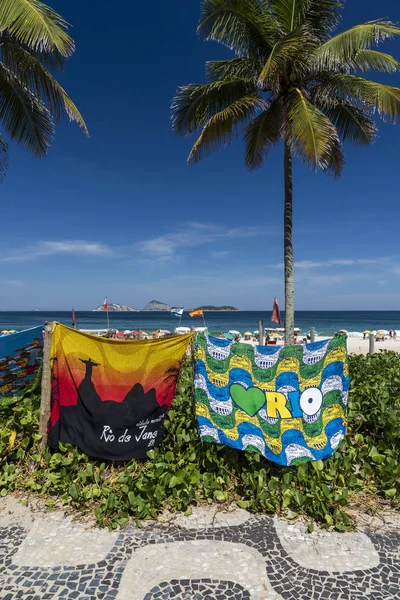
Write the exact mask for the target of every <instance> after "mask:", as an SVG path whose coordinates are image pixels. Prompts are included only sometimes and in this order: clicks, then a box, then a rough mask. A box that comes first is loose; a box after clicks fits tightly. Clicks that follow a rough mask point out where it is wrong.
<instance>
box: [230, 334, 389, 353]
mask: <svg viewBox="0 0 400 600" xmlns="http://www.w3.org/2000/svg"><path fill="white" fill-rule="evenodd" d="M302 337H304V336H301V335H300V336H299V338H300V339H302ZM326 339H331V338H327V337H326V336H322V337H320V336H315V341H316V342H320V341H322V340H326ZM240 341H241V342H244V343H246V344H251V345H252V346H256V345H257V344H258V342H257V341H254V340H251V341H250V340H249V341H247V340H245V339H244V338H243V337H242V338H241V340H240ZM277 345H278V346H283V340H278V344H277ZM347 350H348V353H349V354H368V352H369V340H368V339H366V340H364V339H359V338H352V337H349V338H347ZM381 350H394V351H395V352H399V353H400V339H397V340H391V339H389V340H384V341H382V342H377V341H375V353H377V352H380V351H381Z"/></svg>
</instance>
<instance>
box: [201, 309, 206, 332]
mask: <svg viewBox="0 0 400 600" xmlns="http://www.w3.org/2000/svg"><path fill="white" fill-rule="evenodd" d="M202 313H203V323H204V327H205V328H206V329H207V325H206V320H205V318H204V310H202Z"/></svg>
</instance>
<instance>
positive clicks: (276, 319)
mask: <svg viewBox="0 0 400 600" xmlns="http://www.w3.org/2000/svg"><path fill="white" fill-rule="evenodd" d="M271 321H272V323H278V325H282V321H281V311H280V310H279V305H278V300H277V299H276V298H274V306H273V307H272V316H271Z"/></svg>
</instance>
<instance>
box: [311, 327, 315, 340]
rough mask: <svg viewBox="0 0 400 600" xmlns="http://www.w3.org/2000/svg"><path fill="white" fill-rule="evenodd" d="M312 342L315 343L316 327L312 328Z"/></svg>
mask: <svg viewBox="0 0 400 600" xmlns="http://www.w3.org/2000/svg"><path fill="white" fill-rule="evenodd" d="M310 340H311V341H312V342H315V327H310Z"/></svg>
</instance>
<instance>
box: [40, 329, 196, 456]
mask: <svg viewBox="0 0 400 600" xmlns="http://www.w3.org/2000/svg"><path fill="white" fill-rule="evenodd" d="M191 339H192V335H191V334H189V335H185V336H177V337H171V338H164V339H155V340H132V341H131V340H118V339H105V338H100V337H96V336H92V335H88V334H86V333H82V332H80V331H76V330H74V329H71V328H70V327H65V326H64V325H59V324H56V325H55V327H54V331H53V335H52V342H51V364H52V410H51V418H50V424H49V445H50V446H52V447H54V448H57V447H58V442H59V441H60V442H63V443H70V444H73V445H74V446H78V447H79V448H81V449H82V450H83V451H84V452H86V453H87V454H89V455H90V456H95V457H99V458H104V459H109V460H130V459H131V458H144V457H145V456H146V452H147V451H148V450H151V449H152V448H154V447H155V446H157V445H158V444H159V442H160V441H161V439H162V437H163V435H164V417H165V415H166V413H167V410H168V408H169V407H170V406H171V402H172V400H173V398H174V395H175V389H176V383H177V379H178V376H179V373H180V369H181V365H182V361H183V358H184V356H185V352H186V350H187V348H188V345H189V343H190V341H191Z"/></svg>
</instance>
